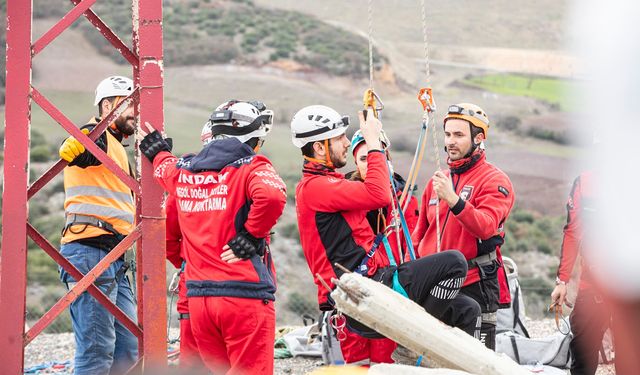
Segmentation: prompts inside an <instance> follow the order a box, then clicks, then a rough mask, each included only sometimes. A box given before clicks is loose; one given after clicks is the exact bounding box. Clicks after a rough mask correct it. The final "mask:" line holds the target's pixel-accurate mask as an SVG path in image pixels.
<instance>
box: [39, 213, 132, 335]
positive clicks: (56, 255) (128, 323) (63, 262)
mask: <svg viewBox="0 0 640 375" xmlns="http://www.w3.org/2000/svg"><path fill="white" fill-rule="evenodd" d="M27 235H28V236H29V237H30V238H31V239H32V240H33V242H35V244H36V245H38V246H39V247H40V248H41V249H42V250H44V252H45V253H47V254H48V255H49V256H50V257H51V258H52V259H53V260H54V261H55V262H56V263H57V264H59V265H60V266H61V267H62V268H64V270H65V271H67V272H68V273H69V274H70V275H71V276H72V277H73V278H74V279H75V280H80V279H81V278H83V277H84V275H83V274H82V272H80V271H78V269H77V268H76V267H75V266H74V265H73V264H71V262H69V261H68V260H67V258H65V257H64V256H62V254H60V252H59V251H58V249H56V248H55V247H54V246H53V245H52V244H51V243H50V242H49V241H48V240H47V239H46V238H44V237H43V236H42V235H41V234H40V232H38V230H36V228H34V227H33V225H31V223H27ZM87 292H89V294H91V295H92V296H93V297H94V298H95V299H96V300H98V302H100V303H101V304H102V305H103V306H104V308H105V309H107V310H108V311H109V312H110V313H111V314H112V315H113V316H114V317H115V318H116V319H118V320H119V321H120V323H122V325H123V326H125V327H127V329H128V330H129V331H131V333H133V334H134V335H136V337H141V336H142V330H141V329H140V327H138V325H137V324H136V323H134V322H133V320H131V318H129V317H128V316H127V314H125V313H123V312H122V310H120V308H119V307H118V306H116V305H115V304H114V303H113V302H112V301H111V300H110V299H109V297H107V296H106V295H105V294H104V293H103V292H102V290H100V289H98V287H97V286H95V285H94V284H91V285H89V288H87Z"/></svg>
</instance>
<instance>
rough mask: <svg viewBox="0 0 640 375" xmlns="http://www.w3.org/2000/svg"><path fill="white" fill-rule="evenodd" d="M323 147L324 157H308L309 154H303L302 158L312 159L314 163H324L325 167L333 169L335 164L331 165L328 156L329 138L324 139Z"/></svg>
mask: <svg viewBox="0 0 640 375" xmlns="http://www.w3.org/2000/svg"><path fill="white" fill-rule="evenodd" d="M324 149H325V151H326V152H325V155H324V157H325V159H324V160H322V159H316V158H312V157H309V156H303V158H304V159H305V160H308V161H312V162H314V163H320V164H324V165H326V166H327V167H329V168H331V169H335V166H334V165H333V162H332V161H331V156H330V152H329V140H328V139H325V140H324Z"/></svg>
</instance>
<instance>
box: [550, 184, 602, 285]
mask: <svg viewBox="0 0 640 375" xmlns="http://www.w3.org/2000/svg"><path fill="white" fill-rule="evenodd" d="M591 179H592V174H591V172H584V173H582V174H581V175H580V176H578V177H577V178H576V179H575V180H574V182H573V187H572V188H571V193H570V194H569V200H568V202H567V224H566V225H565V226H564V238H563V240H562V251H561V252H560V266H559V267H558V278H559V279H560V280H562V281H564V282H565V283H567V282H569V280H570V279H571V272H572V271H573V266H574V265H575V262H576V259H577V257H578V254H579V252H580V249H581V247H582V241H583V222H584V219H585V216H588V214H589V212H594V211H593V207H592V205H593V201H594V199H595V194H594V192H593V185H592V183H591ZM582 260H583V261H582V275H581V276H580V289H584V288H589V287H591V286H592V281H591V272H590V266H589V265H588V264H586V263H585V262H584V258H582Z"/></svg>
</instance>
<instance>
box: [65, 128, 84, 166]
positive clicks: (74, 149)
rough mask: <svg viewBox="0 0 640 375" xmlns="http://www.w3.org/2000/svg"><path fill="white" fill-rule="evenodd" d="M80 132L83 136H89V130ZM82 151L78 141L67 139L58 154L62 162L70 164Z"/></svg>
mask: <svg viewBox="0 0 640 375" xmlns="http://www.w3.org/2000/svg"><path fill="white" fill-rule="evenodd" d="M81 131H82V133H84V134H89V129H82V130H81ZM84 151H85V148H84V146H83V145H82V143H80V141H78V140H77V139H75V137H69V138H67V139H65V140H64V142H62V145H61V146H60V149H59V150H58V154H59V155H60V158H61V159H62V160H65V161H67V162H69V163H71V162H72V161H73V159H75V158H77V157H78V156H79V155H80V154H82V153H83V152H84Z"/></svg>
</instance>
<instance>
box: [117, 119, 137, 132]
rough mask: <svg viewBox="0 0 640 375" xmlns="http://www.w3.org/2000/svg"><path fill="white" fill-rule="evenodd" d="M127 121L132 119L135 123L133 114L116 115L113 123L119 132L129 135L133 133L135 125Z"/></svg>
mask: <svg viewBox="0 0 640 375" xmlns="http://www.w3.org/2000/svg"><path fill="white" fill-rule="evenodd" d="M129 121H133V122H134V124H135V118H134V117H133V116H129V117H122V116H121V117H118V118H117V119H115V121H114V122H113V123H114V124H116V128H117V129H118V131H119V132H120V133H122V134H124V135H127V136H129V135H133V133H135V131H136V128H135V126H133V125H129Z"/></svg>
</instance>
